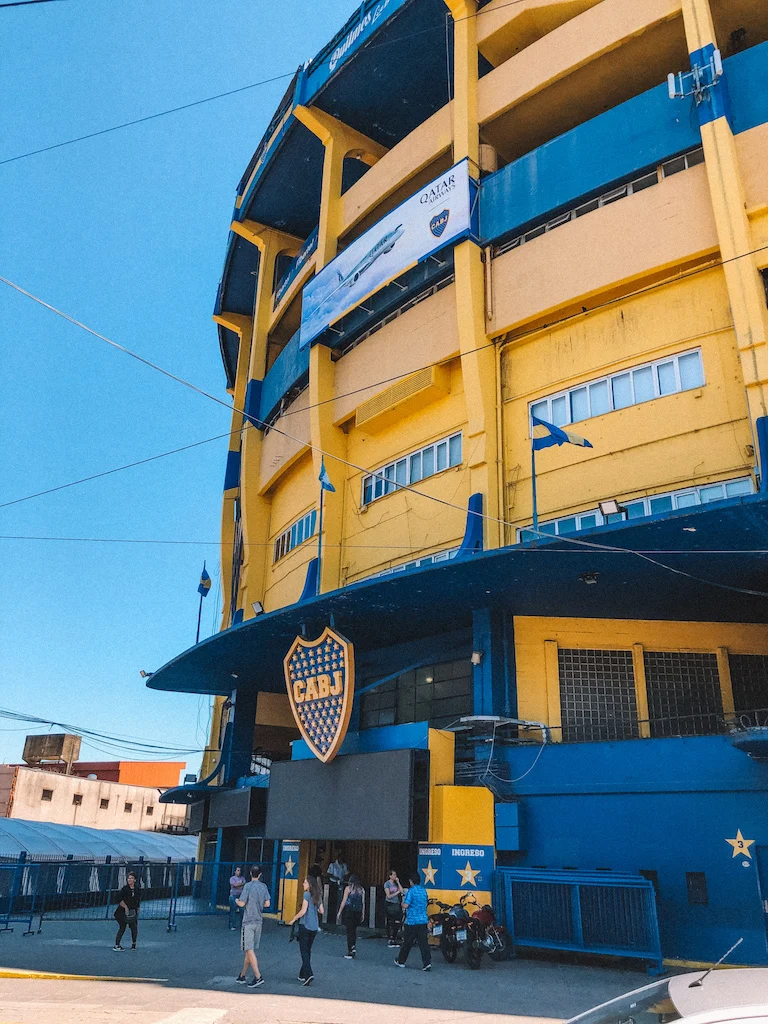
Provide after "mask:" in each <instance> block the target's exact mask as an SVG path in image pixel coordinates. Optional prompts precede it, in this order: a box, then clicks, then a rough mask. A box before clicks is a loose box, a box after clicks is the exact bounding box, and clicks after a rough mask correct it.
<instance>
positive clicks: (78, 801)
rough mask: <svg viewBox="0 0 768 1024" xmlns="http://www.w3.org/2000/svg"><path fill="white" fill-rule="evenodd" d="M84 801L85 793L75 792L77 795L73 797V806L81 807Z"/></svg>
mask: <svg viewBox="0 0 768 1024" xmlns="http://www.w3.org/2000/svg"><path fill="white" fill-rule="evenodd" d="M82 802H83V794H82V793H75V795H74V796H73V797H72V806H73V807H79V806H80V805H81V804H82Z"/></svg>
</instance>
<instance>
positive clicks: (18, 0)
mask: <svg viewBox="0 0 768 1024" xmlns="http://www.w3.org/2000/svg"><path fill="white" fill-rule="evenodd" d="M60 2H63V0H14V2H13V3H0V8H2V7H24V6H26V5H27V4H31V3H60ZM523 2H524V0H510V2H509V3H506V4H501V5H500V6H501V7H513V6H515V4H519V3H523ZM495 10H498V8H495ZM483 13H484V11H483V10H480V11H477V12H476V13H475V14H471V15H469V16H468V17H467V18H456V19H454V21H455V22H458V21H467V20H469V18H476V17H479V15H481V14H483ZM446 17H447V18H449V19H450V14H447V15H446ZM438 29H439V30H440V31H441V32H442V31H443V25H442V23H441V24H439V25H429V26H427V27H425V28H422V29H417V30H416V31H415V32H409V33H408V35H405V36H396V37H394V38H392V39H387V40H383V41H380V42H378V43H369V44H368V45H367V46H365V49H366V50H369V51H370V50H376V49H379V48H380V47H382V46H392V45H393V44H395V43H400V42H402V41H403V40H404V39H410V38H413V37H414V36H416V35H423V34H424V33H426V32H435V31H437V30H438ZM330 60H331V58H330V57H329V58H328V59H326V60H324V61H319V62H317V63H314V62H313V63H312V64H311V65H310V66H311V67H322V66H323V65H324V64H330ZM295 74H296V70H295V69H294V70H292V71H284V72H281V73H280V74H278V75H273V76H272V77H271V78H263V79H261V80H260V81H258V82H251V83H250V84H249V85H241V86H239V87H237V88H235V89H228V90H227V91H226V92H219V93H215V94H214V95H212V96H204V97H203V98H202V99H199V100H192V101H191V102H190V103H182V104H180V105H179V106H177V107H169V108H168V109H167V110H159V111H157V112H156V113H154V114H147V115H146V116H144V117H137V118H134V119H133V120H131V121H124V122H122V123H121V124H116V125H111V126H110V127H109V128H102V129H100V130H99V131H96V132H88V133H87V134H86V135H79V136H77V137H76V138H73V139H65V140H64V141H63V142H55V143H52V144H51V145H50V146H42V147H41V148H40V149H32V150H29V151H28V152H26V153H18V154H17V155H16V156H11V157H6V158H5V159H4V160H0V166H2V165H4V164H12V163H15V162H16V161H17V160H26V158H27V157H30V156H38V155H40V154H41V153H49V152H51V151H52V150H54V149H62V148H63V147H64V146H72V145H74V144H75V143H77V142H85V141H87V140H88V139H95V138H98V137H99V136H100V135H109V134H110V133H111V132H117V131H121V130H122V129H123V128H132V127H133V126H134V125H137V124H144V123H145V122H147V121H154V120H156V119H157V118H160V117H167V116H168V115H169V114H178V113H179V112H180V111H183V110H190V109H191V108H193V107H200V106H202V105H203V104H206V103H213V102H214V101H215V100H220V99H226V98H227V97H228V96H235V95H237V94H238V93H241V92H248V91H249V90H251V89H258V88H260V87H261V86H264V85H271V84H272V83H273V82H280V81H283V80H284V79H286V78H292V77H293V76H294V75H295Z"/></svg>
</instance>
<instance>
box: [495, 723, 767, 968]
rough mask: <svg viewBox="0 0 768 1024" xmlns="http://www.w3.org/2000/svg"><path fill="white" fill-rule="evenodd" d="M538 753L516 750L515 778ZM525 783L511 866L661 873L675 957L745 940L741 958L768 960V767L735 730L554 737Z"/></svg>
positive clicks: (512, 754) (664, 933) (666, 938)
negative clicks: (739, 836) (735, 737)
mask: <svg viewBox="0 0 768 1024" xmlns="http://www.w3.org/2000/svg"><path fill="white" fill-rule="evenodd" d="M536 754H537V749H536V748H534V747H525V748H521V747H517V748H514V749H509V750H507V751H506V752H505V756H506V757H507V759H508V761H509V762H510V764H511V766H512V776H513V777H517V776H520V775H522V774H523V772H525V771H526V770H527V769H528V768H530V766H531V765H532V763H533V761H534V758H535V756H536ZM515 790H516V792H517V793H518V794H519V795H520V798H521V804H520V847H521V851H522V852H521V853H520V854H519V855H517V854H509V855H507V857H506V860H507V861H508V862H509V863H512V864H517V865H520V866H525V867H535V866H539V867H542V866H546V867H548V868H558V869H560V868H568V867H571V868H580V869H585V870H595V869H598V868H611V869H612V870H614V871H630V872H639V871H641V870H652V871H657V872H658V879H659V904H658V907H659V926H660V930H661V939H662V950H663V953H664V956H665V957H666V958H671V959H680V960H703V961H713V960H717V959H718V958H719V957H720V956H721V955H722V954H723V953H724V952H725V951H726V950H727V949H728V948H729V947H730V946H731V945H732V944H733V943H734V942H735V941H736V939H738V938H739V937H740V936H743V937H744V943H743V945H742V946H741V947H740V949H739V952H738V957H736V958H734V959H735V962H737V963H750V964H762V965H765V964H768V942H767V941H766V922H768V918H766V917H765V915H764V914H763V910H762V904H761V895H760V888H759V880H758V864H759V863H760V856H761V853H762V857H763V858H764V859H765V858H768V811H767V810H766V807H767V806H768V803H767V801H766V797H768V765H760V764H757V763H756V762H755V761H753V760H751V759H750V758H749V757H747V756H746V755H744V754H742V753H740V752H739V751H737V750H735V749H734V748H733V746H732V745H731V743H730V741H729V739H728V737H726V736H711V737H695V738H686V739H656V740H628V741H624V742H619V743H576V744H553V745H551V746H550V747H548V748H546V749H545V750H544V752H543V753H542V755H541V757H540V759H539V761H538V763H537V764H536V767H535V768H534V769H533V770H532V771H531V773H530V774H529V775H528V776H526V778H525V779H524V780H522V781H521V782H519V783H518V784H517V785H516V786H515ZM737 829H741V831H742V833H743V835H744V837H745V838H747V839H754V840H755V843H754V845H753V846H752V847H751V848H750V850H751V852H752V858H751V859H749V858H747V857H745V856H741V855H739V856H737V857H734V856H733V849H732V847H731V846H729V845H728V843H726V839H732V838H734V837H735V836H736V832H737ZM758 847H762V851H760V850H758ZM744 864H746V865H747V866H746V867H744V866H743V865H744ZM694 871H696V872H704V873H705V874H706V880H707V891H708V904H707V905H706V906H702V905H691V904H689V902H688V893H687V887H686V872H694ZM763 872H764V878H768V867H766V865H763ZM763 897H764V898H768V892H766V893H764V894H763Z"/></svg>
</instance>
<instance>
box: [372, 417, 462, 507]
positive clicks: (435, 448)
mask: <svg viewBox="0 0 768 1024" xmlns="http://www.w3.org/2000/svg"><path fill="white" fill-rule="evenodd" d="M460 465H461V434H460V433H458V434H452V435H451V436H450V437H447V438H445V439H444V440H443V441H438V442H437V444H430V445H427V446H426V447H425V448H421V449H420V450H419V451H417V452H412V453H411V454H410V455H408V456H406V457H405V458H403V459H399V460H398V461H397V462H393V463H392V464H391V465H389V466H385V467H384V468H383V469H379V470H377V472H376V473H370V474H368V475H367V476H364V477H363V487H362V503H363V505H370V503H371V502H372V501H375V500H376V499H377V498H382V497H384V495H385V494H391V493H392V492H393V491H396V490H397V489H398V487H403V486H406V485H408V484H417V483H419V481H420V480H426V479H428V478H429V477H431V476H434V475H435V474H436V473H442V472H443V470H444V469H449V468H451V467H453V466H460ZM385 478H386V481H385Z"/></svg>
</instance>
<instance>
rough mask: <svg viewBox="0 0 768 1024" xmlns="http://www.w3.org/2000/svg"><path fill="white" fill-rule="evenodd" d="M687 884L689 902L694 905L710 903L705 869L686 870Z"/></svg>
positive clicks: (704, 905) (702, 905) (703, 905)
mask: <svg viewBox="0 0 768 1024" xmlns="http://www.w3.org/2000/svg"><path fill="white" fill-rule="evenodd" d="M685 884H686V886H687V888H688V902H689V903H690V904H691V905H692V906H693V905H698V906H701V907H706V905H707V904H708V903H709V896H708V894H707V876H706V875H705V874H704V872H703V871H686V873H685Z"/></svg>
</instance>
